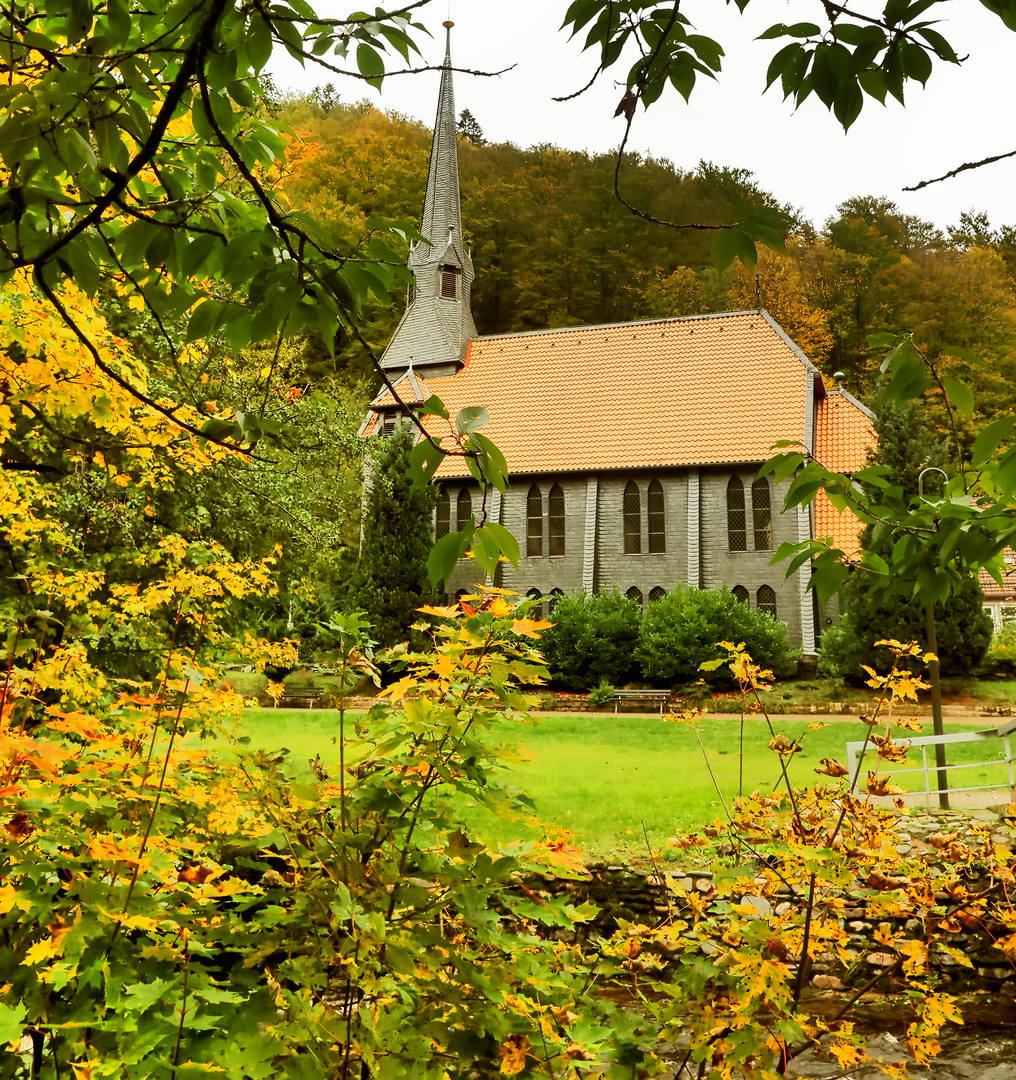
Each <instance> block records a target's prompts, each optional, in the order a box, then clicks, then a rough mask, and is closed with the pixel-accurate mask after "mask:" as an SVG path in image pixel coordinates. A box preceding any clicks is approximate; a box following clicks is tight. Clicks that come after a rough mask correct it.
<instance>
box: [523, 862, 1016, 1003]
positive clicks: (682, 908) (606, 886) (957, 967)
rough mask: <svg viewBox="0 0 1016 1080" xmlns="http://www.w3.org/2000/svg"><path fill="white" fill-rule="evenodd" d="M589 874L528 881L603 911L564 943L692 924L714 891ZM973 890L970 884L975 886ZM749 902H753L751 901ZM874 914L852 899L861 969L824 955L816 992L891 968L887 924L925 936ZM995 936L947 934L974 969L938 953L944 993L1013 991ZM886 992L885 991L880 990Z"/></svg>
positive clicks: (847, 922)
mask: <svg viewBox="0 0 1016 1080" xmlns="http://www.w3.org/2000/svg"><path fill="white" fill-rule="evenodd" d="M588 869H589V877H588V878H586V879H583V880H578V881H575V880H565V879H562V878H551V877H531V878H529V879H528V880H527V881H526V882H525V885H526V889H527V890H528V891H529V892H530V893H531V894H535V895H536V896H541V895H542V896H545V897H548V898H550V897H559V896H568V897H569V898H570V900H571V901H572V902H574V903H575V904H581V903H584V902H586V901H590V902H592V903H593V904H595V905H596V907H597V908H599V913H598V914H597V915H596V916H595V917H594V918H592V919H590V920H589V921H587V922H584V923H580V924H579V925H578V926H577V927H576V929H575V930H574V931H558V932H557V933H558V935H559V936H562V937H565V938H569V939H571V940H575V939H578V940H589V941H596V940H599V939H602V938H607V937H610V936H611V935H612V934H613V933H614V931H615V930H617V929H618V924H619V921H623V922H630V923H639V924H642V925H646V926H649V927H655V926H658V925H661V924H662V923H664V922H666V921H667V920H668V919H669V918H671V917H676V918H680V919H687V918H689V917H690V907H689V905H688V902H687V900H686V899H685V896H686V894H687V893H689V892H691V891H692V890H695V891H698V892H699V893H701V894H702V895H703V896H705V897H706V898H707V899H708V898H709V897H710V894H711V893H713V891H714V890H713V882H712V874H711V873H709V872H708V871H694V872H690V873H685V872H683V871H663V872H662V874H661V875H660V876H658V875H657V874H656V873H655V872H650V871H642V870H637V869H632V868H631V867H626V866H606V865H602V864H601V865H595V866H591V867H589V868H588ZM974 884H975V883H973V882H971V886H973V885H974ZM745 898H746V899H747V898H749V897H748V895H747V894H746V897H745ZM935 901H936V904H941V905H942V906H943V907H945V908H947V909H948V908H949V907H951V906H955V901H954V900H953V899H952V898H951V897H948V896H946V895H944V894H943V895H936V897H935ZM751 902H752V903H754V904H755V905H756V906H757V907H758V908H759V910H760V913H761V914H768V913H769V901H767V900H766V899H764V898H762V897H754V898H751ZM791 902H793V898H792V897H791V895H790V894H789V893H785V894H783V893H781V895H780V897H779V898H778V899H777V905H776V910H777V913H778V912H779V910H780V905H781V904H790V903H791ZM877 908H878V901H877V900H874V901H872V902H871V903H870V904H869V903H868V902H866V901H865V900H864V899H856V900H853V901H852V902H851V903H849V905H848V906H847V907H846V908H844V910H843V913H842V919H841V920H840V921H841V925H842V926H843V927H844V928H845V929H846V930H847V932H848V933H849V935H850V943H849V946H850V948H851V949H853V950H855V951H856V953H857V957H858V962H857V963H856V964H855V965H854V966H853V967H852V968H851V969H850V970H847V969H846V968H845V967H844V965H843V964H841V963H840V962H839V961H838V960H837V958H836V957H835V956H833V955H832V954H825V955H823V954H819V956H818V957H817V959H816V960H815V961H814V962H812V963H811V965H810V967H809V971H808V976H809V981H810V983H811V985H812V986H814V987H816V988H817V989H833V990H835V989H843V988H844V987H845V986H851V985H860V984H863V983H866V982H868V981H869V980H870V979H871V977H872V975H873V974H874V973H875V972H876V970H878V969H879V968H880V967H882V968H891V967H892V966H893V965H894V963H895V957H893V956H892V954H889V953H887V952H886V951H885V950H884V947H883V946H881V945H878V944H876V943H875V939H874V933H875V931H876V930H877V929H878V927H879V925H881V924H889V926H890V928H891V929H893V930H904V931H906V932H908V933H909V934H912V935H915V936H918V937H920V936H922V935H923V934H924V932H925V926H924V922H923V921H922V920H918V919H893V918H891V917H887V916H886V915H885V914H884V913H883V912H881V911H878V910H877ZM998 929H999V928H997V927H992V926H990V925H988V926H981V925H979V924H974V925H971V926H964V927H963V929H962V930H959V931H957V932H956V933H950V934H945V935H943V940H944V942H945V943H946V945H948V946H949V947H950V948H952V949H955V950H957V951H958V952H960V953H961V954H963V955H964V956H966V958H967V959H968V960H969V961H970V963H971V966H970V967H967V966H965V965H964V964H963V963H962V961H960V960H957V959H955V958H954V957H953V956H952V955H950V954H949V953H948V952H947V951H946V950H944V949H942V948H940V947H938V946H933V947H932V949H931V952H930V955H929V967H930V969H931V971H932V973H933V974H934V975H936V976H937V977H938V978H939V980H940V982H941V984H942V987H943V989H945V990H947V991H949V992H951V993H960V992H969V991H973V990H998V989H1000V988H1001V987H1002V986H1003V985H1005V984H1008V985H1009V986H1010V987H1014V988H1016V967H1014V965H1012V964H1011V963H1010V962H1009V961H1008V960H1007V959H1006V958H1005V956H1004V955H1003V954H1002V952H1001V950H1000V949H999V948H997V947H996V946H995V944H994V938H995V937H997V936H998V935H997V933H996V931H997V930H998ZM1005 933H1008V931H1005ZM664 958H666V954H665V953H664ZM890 979H891V977H890ZM888 988H889V987H888V986H884V987H881V989H883V990H885V989H888Z"/></svg>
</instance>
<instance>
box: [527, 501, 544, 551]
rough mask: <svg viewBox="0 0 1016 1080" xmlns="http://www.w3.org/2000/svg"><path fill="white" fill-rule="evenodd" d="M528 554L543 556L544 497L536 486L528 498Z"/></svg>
mask: <svg viewBox="0 0 1016 1080" xmlns="http://www.w3.org/2000/svg"><path fill="white" fill-rule="evenodd" d="M526 554H527V555H533V556H535V555H542V554H543V495H542V494H540V489H539V488H538V487H537V486H536V485H535V484H534V485H533V486H532V487H531V488H530V489H529V495H528V497H527V498H526Z"/></svg>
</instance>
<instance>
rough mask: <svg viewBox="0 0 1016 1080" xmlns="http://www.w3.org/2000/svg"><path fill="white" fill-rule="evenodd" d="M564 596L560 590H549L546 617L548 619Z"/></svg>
mask: <svg viewBox="0 0 1016 1080" xmlns="http://www.w3.org/2000/svg"><path fill="white" fill-rule="evenodd" d="M563 596H564V593H563V592H562V591H561V590H560V589H551V590H550V596H549V597H548V599H547V615H548V617H549V616H550V615H551V614H552V613H553V611H554V608H556V607H557V602H558V600H560V599H561V598H562V597H563Z"/></svg>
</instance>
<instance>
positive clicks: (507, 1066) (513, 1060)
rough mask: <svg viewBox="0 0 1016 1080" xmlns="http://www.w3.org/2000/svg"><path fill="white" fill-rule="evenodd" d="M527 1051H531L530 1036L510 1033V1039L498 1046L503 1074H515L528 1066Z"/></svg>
mask: <svg viewBox="0 0 1016 1080" xmlns="http://www.w3.org/2000/svg"><path fill="white" fill-rule="evenodd" d="M527 1053H529V1036H528V1035H509V1036H508V1041H507V1042H504V1043H502V1044H501V1046H500V1047H499V1048H498V1056H499V1057H500V1058H501V1074H502V1076H514V1075H515V1074H516V1073H520V1072H522V1070H523V1069H524V1068H525V1067H526V1054H527Z"/></svg>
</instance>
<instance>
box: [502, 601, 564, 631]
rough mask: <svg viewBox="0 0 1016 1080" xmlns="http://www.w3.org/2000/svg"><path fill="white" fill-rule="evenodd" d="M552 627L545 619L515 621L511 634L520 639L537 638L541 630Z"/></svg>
mask: <svg viewBox="0 0 1016 1080" xmlns="http://www.w3.org/2000/svg"><path fill="white" fill-rule="evenodd" d="M495 602H496V601H495ZM553 625H554V624H553V623H550V622H547V621H546V620H545V619H516V620H515V621H514V622H513V623H512V633H513V634H518V635H519V636H520V637H531V638H539V637H540V636H541V634H540V631H541V630H547V629H548V628H549V627H551V626H553Z"/></svg>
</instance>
